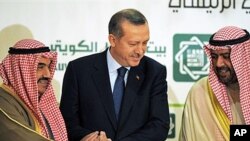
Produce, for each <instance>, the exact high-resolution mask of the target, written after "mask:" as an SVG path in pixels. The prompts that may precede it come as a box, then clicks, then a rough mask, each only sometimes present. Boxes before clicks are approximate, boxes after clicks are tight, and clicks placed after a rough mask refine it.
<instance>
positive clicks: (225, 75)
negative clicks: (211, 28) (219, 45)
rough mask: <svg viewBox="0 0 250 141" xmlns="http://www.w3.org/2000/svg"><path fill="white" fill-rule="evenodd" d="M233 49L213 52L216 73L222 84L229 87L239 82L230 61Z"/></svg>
mask: <svg viewBox="0 0 250 141" xmlns="http://www.w3.org/2000/svg"><path fill="white" fill-rule="evenodd" d="M230 53H231V49H222V50H211V57H212V63H213V66H214V71H215V74H216V75H217V77H218V78H219V80H220V82H221V83H223V84H225V85H229V84H234V83H236V82H238V80H237V76H236V73H235V71H234V68H233V66H232V63H231V60H230Z"/></svg>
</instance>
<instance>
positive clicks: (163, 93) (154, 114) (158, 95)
mask: <svg viewBox="0 0 250 141" xmlns="http://www.w3.org/2000/svg"><path fill="white" fill-rule="evenodd" d="M149 110H150V114H149V119H148V122H147V123H146V124H145V125H144V126H143V127H142V128H141V129H140V130H138V131H137V132H134V133H133V134H131V135H129V136H127V137H125V138H123V139H121V141H165V140H166V138H167V135H168V130H169V107H168V100H167V81H166V67H162V69H161V70H160V71H159V72H158V75H156V77H155V80H154V82H153V85H152V89H151V92H150V109H149Z"/></svg>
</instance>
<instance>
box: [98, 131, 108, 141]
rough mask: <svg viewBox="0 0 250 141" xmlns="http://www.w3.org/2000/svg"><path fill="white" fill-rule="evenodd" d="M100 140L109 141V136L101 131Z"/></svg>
mask: <svg viewBox="0 0 250 141" xmlns="http://www.w3.org/2000/svg"><path fill="white" fill-rule="evenodd" d="M99 139H100V141H107V136H106V133H105V132H104V131H100V135H99Z"/></svg>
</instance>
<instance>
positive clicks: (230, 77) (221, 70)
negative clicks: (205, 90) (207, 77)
mask: <svg viewBox="0 0 250 141" xmlns="http://www.w3.org/2000/svg"><path fill="white" fill-rule="evenodd" d="M225 73H226V74H225ZM215 74H216V75H217V77H218V79H219V81H220V82H221V83H223V84H225V85H226V86H228V85H230V84H235V83H238V79H237V76H236V73H235V70H234V69H231V68H229V67H216V68H215Z"/></svg>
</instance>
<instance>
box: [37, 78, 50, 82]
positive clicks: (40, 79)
mask: <svg viewBox="0 0 250 141" xmlns="http://www.w3.org/2000/svg"><path fill="white" fill-rule="evenodd" d="M42 80H47V81H49V78H47V77H41V78H39V79H38V80H37V83H38V82H40V81H42Z"/></svg>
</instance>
